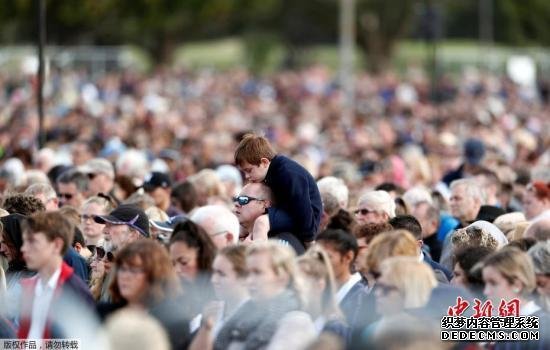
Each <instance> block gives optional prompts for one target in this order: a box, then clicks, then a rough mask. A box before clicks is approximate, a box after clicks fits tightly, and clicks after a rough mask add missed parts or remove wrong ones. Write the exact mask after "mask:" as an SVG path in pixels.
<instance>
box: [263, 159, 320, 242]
mask: <svg viewBox="0 0 550 350" xmlns="http://www.w3.org/2000/svg"><path fill="white" fill-rule="evenodd" d="M264 182H265V184H266V185H267V186H269V188H271V190H272V191H273V195H274V196H275V206H274V207H271V208H269V209H268V215H269V225H270V230H271V232H274V233H276V232H285V231H286V232H292V233H294V234H295V235H296V236H297V237H298V238H299V239H300V240H301V241H302V242H310V241H313V240H314V239H315V235H316V234H317V231H318V230H319V224H320V222H321V214H322V212H323V205H322V202H321V194H320V193H319V188H318V187H317V183H316V182H315V180H314V179H313V177H312V176H311V174H310V173H309V172H308V171H307V170H306V169H305V168H304V167H302V166H301V165H300V164H298V163H297V162H295V161H293V160H292V159H290V158H287V157H285V156H280V155H278V156H275V157H274V158H273V159H272V160H271V164H270V165H269V169H268V171H267V174H266V177H265V180H264ZM288 217H290V218H291V219H292V221H291V222H292V227H288V226H289V223H290V222H289V221H288V220H287V218H288Z"/></svg>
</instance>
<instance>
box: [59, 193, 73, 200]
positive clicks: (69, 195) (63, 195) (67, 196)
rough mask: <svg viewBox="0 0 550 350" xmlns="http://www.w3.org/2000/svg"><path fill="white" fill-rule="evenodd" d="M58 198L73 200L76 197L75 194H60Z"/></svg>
mask: <svg viewBox="0 0 550 350" xmlns="http://www.w3.org/2000/svg"><path fill="white" fill-rule="evenodd" d="M57 197H58V198H65V199H68V200H71V199H72V198H73V197H74V194H72V193H58V194H57Z"/></svg>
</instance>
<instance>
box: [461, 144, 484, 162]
mask: <svg viewBox="0 0 550 350" xmlns="http://www.w3.org/2000/svg"><path fill="white" fill-rule="evenodd" d="M483 156H485V145H484V144H483V141H481V140H478V139H473V138H472V139H468V140H466V142H465V143H464V157H465V158H466V162H467V163H468V164H471V165H478V164H479V163H481V160H482V159H483Z"/></svg>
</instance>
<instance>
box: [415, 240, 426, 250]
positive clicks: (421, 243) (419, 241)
mask: <svg viewBox="0 0 550 350" xmlns="http://www.w3.org/2000/svg"><path fill="white" fill-rule="evenodd" d="M416 242H417V243H418V248H420V249H422V246H423V245H424V241H423V240H421V239H419V240H418V241H416Z"/></svg>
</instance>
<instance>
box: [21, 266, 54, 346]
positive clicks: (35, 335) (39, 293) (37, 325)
mask: <svg viewBox="0 0 550 350" xmlns="http://www.w3.org/2000/svg"><path fill="white" fill-rule="evenodd" d="M60 275H61V265H60V266H59V267H58V268H57V270H55V272H54V273H53V275H52V276H51V277H50V279H49V280H48V281H47V282H46V283H44V281H42V279H41V278H40V276H37V277H36V278H37V279H38V281H36V288H35V289H34V299H33V303H32V314H31V328H30V330H29V335H28V337H27V338H28V339H42V337H43V336H44V328H45V327H46V322H47V321H48V311H49V310H50V304H51V301H52V298H53V295H54V292H55V288H56V287H57V281H58V280H59V276H60Z"/></svg>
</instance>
